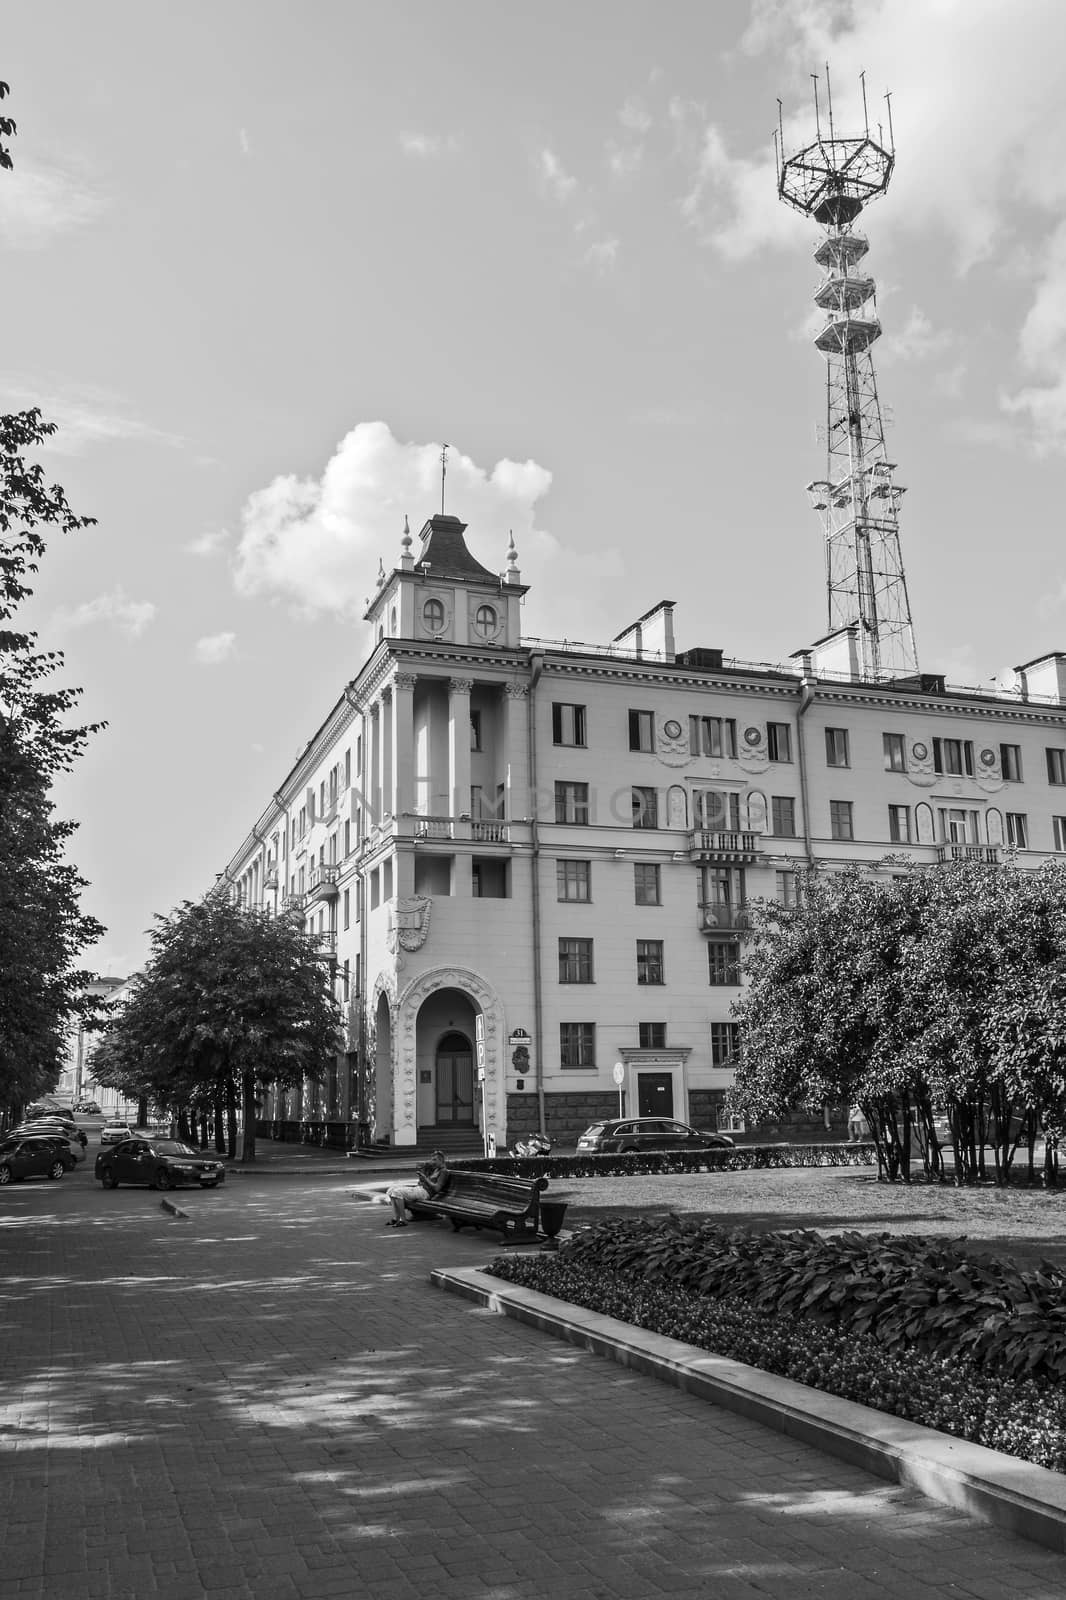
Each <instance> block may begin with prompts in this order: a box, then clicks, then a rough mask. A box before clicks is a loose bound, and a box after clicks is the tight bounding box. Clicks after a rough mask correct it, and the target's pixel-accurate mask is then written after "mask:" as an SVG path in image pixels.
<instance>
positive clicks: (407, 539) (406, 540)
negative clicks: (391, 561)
mask: <svg viewBox="0 0 1066 1600" xmlns="http://www.w3.org/2000/svg"><path fill="white" fill-rule="evenodd" d="M411 542H412V541H411V524H410V523H409V522H408V520H407V518H406V517H404V519H403V538H402V539H401V540H400V543H401V544H402V545H403V549H404V554H405V555H406V554H407V552H408V550H410V548H411Z"/></svg>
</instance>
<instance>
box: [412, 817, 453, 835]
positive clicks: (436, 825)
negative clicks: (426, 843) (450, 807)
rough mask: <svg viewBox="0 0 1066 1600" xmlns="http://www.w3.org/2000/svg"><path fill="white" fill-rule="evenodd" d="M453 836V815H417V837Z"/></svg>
mask: <svg viewBox="0 0 1066 1600" xmlns="http://www.w3.org/2000/svg"><path fill="white" fill-rule="evenodd" d="M451 837H452V819H451V817H416V818H415V838H416V839H450V838H451Z"/></svg>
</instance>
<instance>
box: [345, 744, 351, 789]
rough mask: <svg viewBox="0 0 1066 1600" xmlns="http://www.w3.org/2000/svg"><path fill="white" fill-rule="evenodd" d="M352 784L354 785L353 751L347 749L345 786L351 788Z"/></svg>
mask: <svg viewBox="0 0 1066 1600" xmlns="http://www.w3.org/2000/svg"><path fill="white" fill-rule="evenodd" d="M351 786H352V752H351V751H350V750H346V751H345V752H344V787H345V788H346V789H350V788H351Z"/></svg>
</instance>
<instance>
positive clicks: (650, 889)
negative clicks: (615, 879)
mask: <svg viewBox="0 0 1066 1600" xmlns="http://www.w3.org/2000/svg"><path fill="white" fill-rule="evenodd" d="M633 899H634V903H635V904H636V905H638V906H658V905H662V870H661V868H660V866H659V863H658V862H657V861H635V862H634V863H633Z"/></svg>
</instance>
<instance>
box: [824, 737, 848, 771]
mask: <svg viewBox="0 0 1066 1600" xmlns="http://www.w3.org/2000/svg"><path fill="white" fill-rule="evenodd" d="M825 764H826V766H827V767H850V766H851V757H850V751H849V749H848V730H847V728H826V730H825Z"/></svg>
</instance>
